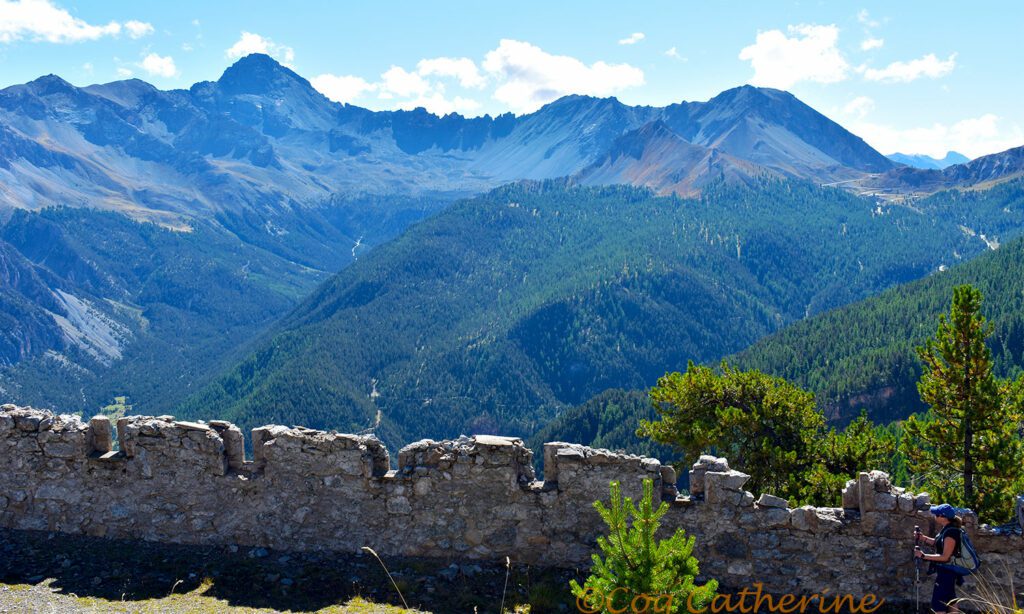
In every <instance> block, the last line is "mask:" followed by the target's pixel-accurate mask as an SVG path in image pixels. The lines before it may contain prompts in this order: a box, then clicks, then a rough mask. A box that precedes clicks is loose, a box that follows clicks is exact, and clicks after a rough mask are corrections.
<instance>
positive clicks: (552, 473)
mask: <svg viewBox="0 0 1024 614" xmlns="http://www.w3.org/2000/svg"><path fill="white" fill-rule="evenodd" d="M563 445H565V444H563V443H562V442H560V441H553V442H550V443H546V444H544V481H545V482H552V483H555V482H558V459H557V456H558V450H560V449H561V447H562V446H563Z"/></svg>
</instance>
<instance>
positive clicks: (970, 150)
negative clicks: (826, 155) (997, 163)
mask: <svg viewBox="0 0 1024 614" xmlns="http://www.w3.org/2000/svg"><path fill="white" fill-rule="evenodd" d="M850 128H851V130H852V131H853V132H854V133H855V134H857V135H859V136H861V137H862V138H863V139H864V140H865V141H867V142H868V143H869V144H870V145H871V146H872V147H874V148H875V149H877V150H879V151H881V152H885V153H894V152H897V151H898V152H901V153H910V154H925V155H929V156H932V157H933V158H942V157H944V156H945V155H946V153H947V152H949V151H958V152H960V153H962V154H964V155H966V156H968V157H971V158H975V157H978V156H983V155H985V154H990V153H996V152H999V151H1005V150H1007V149H1010V148H1011V147H1020V146H1021V145H1024V130H1022V129H1021V127H1020V126H1019V125H1018V124H1014V123H1010V122H1007V121H1005V120H1004V119H1003V118H1001V117H999V116H997V115H994V114H992V113H988V114H985V115H982V116H980V117H974V118H968V119H964V120H961V121H958V122H956V123H954V124H951V125H950V124H942V123H935V124H932V125H931V126H927V127H920V128H906V129H901V128H895V127H893V126H887V125H882V124H874V123H870V122H855V123H853V124H852V125H851V126H850Z"/></svg>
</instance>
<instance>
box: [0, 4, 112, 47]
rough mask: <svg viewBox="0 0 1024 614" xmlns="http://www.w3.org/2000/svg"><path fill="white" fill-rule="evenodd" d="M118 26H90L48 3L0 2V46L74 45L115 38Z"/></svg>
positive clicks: (109, 24)
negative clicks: (25, 42)
mask: <svg viewBox="0 0 1024 614" xmlns="http://www.w3.org/2000/svg"><path fill="white" fill-rule="evenodd" d="M120 32H121V24H119V23H118V22H116V21H111V22H110V23H108V24H106V25H93V24H90V23H87V22H86V21H84V20H82V19H78V18H77V17H72V16H71V13H69V12H67V11H66V10H64V9H62V8H59V7H57V6H55V5H54V4H53V3H52V2H50V0H0V43H12V42H15V41H19V40H22V39H28V40H31V41H33V42H39V41H45V42H48V43H77V42H80V41H87V40H96V39H98V38H101V37H103V36H116V35H117V34H120Z"/></svg>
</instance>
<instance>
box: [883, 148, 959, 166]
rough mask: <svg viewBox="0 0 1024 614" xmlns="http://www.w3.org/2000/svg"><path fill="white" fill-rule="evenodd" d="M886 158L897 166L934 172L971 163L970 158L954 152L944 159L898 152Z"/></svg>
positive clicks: (948, 153) (947, 154)
mask: <svg viewBox="0 0 1024 614" xmlns="http://www.w3.org/2000/svg"><path fill="white" fill-rule="evenodd" d="M886 158H889V159H890V160H892V161H893V162H896V163H897V164H905V165H907V166H912V167H914V168H924V169H934V170H942V169H944V168H946V167H947V166H952V165H954V164H966V163H967V162H970V161H971V159H970V158H968V157H967V156H965V155H963V154H962V153H959V152H956V151H950V152H947V153H946V155H945V157H943V158H941V159H940V158H933V157H931V156H926V155H924V154H904V153H899V152H897V153H894V154H889V155H888V156H886Z"/></svg>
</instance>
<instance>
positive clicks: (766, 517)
mask: <svg viewBox="0 0 1024 614" xmlns="http://www.w3.org/2000/svg"><path fill="white" fill-rule="evenodd" d="M789 516H790V510H789V509H786V508H781V507H766V508H761V510H760V513H758V514H757V523H758V526H761V527H764V528H771V527H784V526H786V525H788V524H789Z"/></svg>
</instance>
